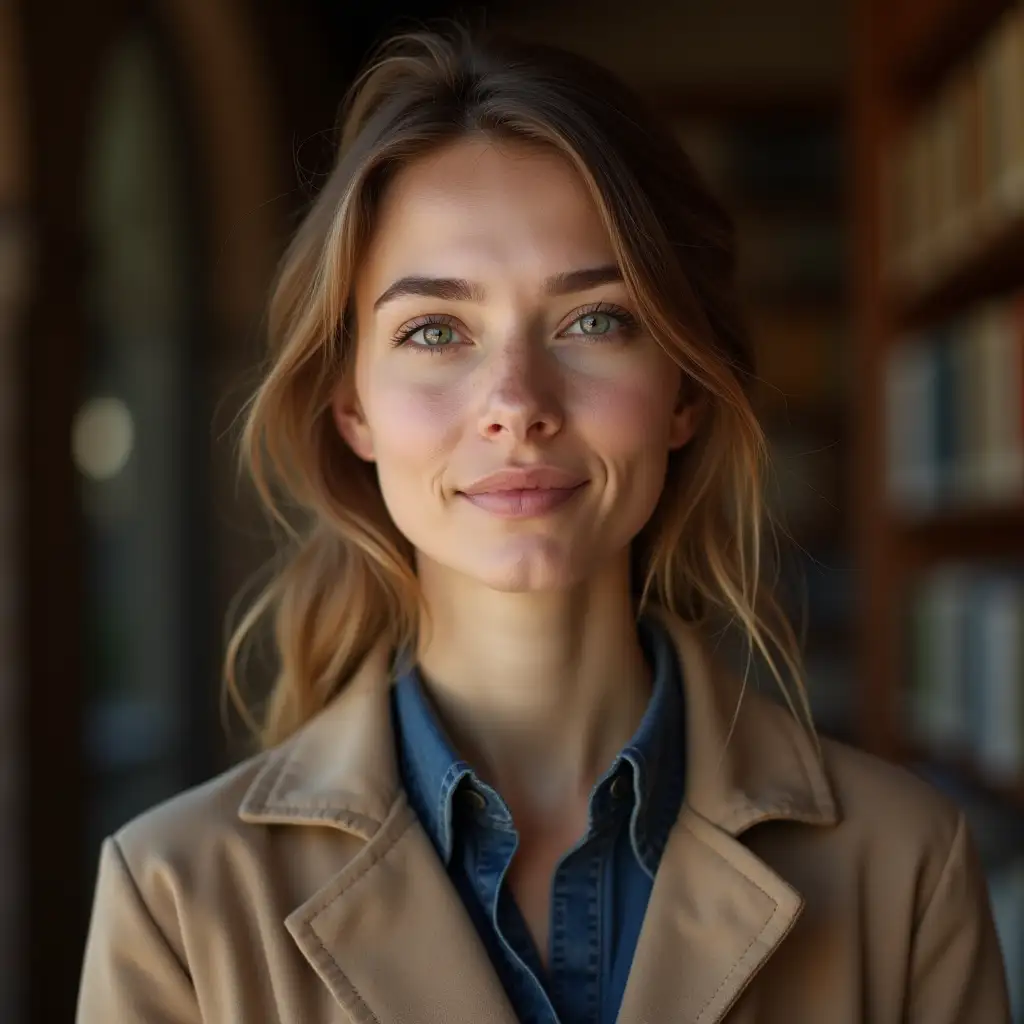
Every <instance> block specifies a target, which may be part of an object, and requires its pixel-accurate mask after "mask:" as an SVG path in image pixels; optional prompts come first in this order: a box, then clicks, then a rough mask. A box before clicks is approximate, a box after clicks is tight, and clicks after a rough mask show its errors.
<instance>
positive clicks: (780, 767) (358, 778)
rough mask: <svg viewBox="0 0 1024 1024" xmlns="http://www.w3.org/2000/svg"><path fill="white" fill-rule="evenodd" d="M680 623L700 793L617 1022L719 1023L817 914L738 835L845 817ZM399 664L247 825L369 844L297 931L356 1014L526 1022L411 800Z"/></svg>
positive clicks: (688, 804)
mask: <svg viewBox="0 0 1024 1024" xmlns="http://www.w3.org/2000/svg"><path fill="white" fill-rule="evenodd" d="M666 624H667V626H668V628H669V631H670V633H671V634H672V637H673V640H674V642H675V645H676V648H677V650H678V652H679V656H680V662H681V665H682V671H683V677H684V690H685V697H686V721H687V748H688V749H687V796H686V800H685V804H684V807H683V810H682V812H681V814H680V816H679V819H678V820H677V823H676V825H675V827H674V829H673V831H672V833H671V835H670V837H669V841H668V845H667V846H666V848H665V851H664V854H663V856H662V859H661V864H660V866H659V868H658V872H657V875H656V876H655V881H654V888H653V891H652V893H651V898H650V902H649V904H648V908H647V912H646V915H645V917H644V923H643V927H642V930H641V933H640V936H639V940H638V943H637V948H636V952H635V954H634V959H633V965H632V968H631V971H630V975H629V980H628V983H627V986H626V991H625V993H624V995H623V1001H622V1006H621V1009H620V1012H619V1016H618V1020H619V1021H620V1024H643V1022H646V1021H652V1020H657V1021H664V1022H665V1024H716V1022H719V1021H721V1020H722V1019H723V1018H724V1016H725V1015H726V1014H727V1013H728V1012H729V1010H730V1008H731V1007H732V1006H733V1005H734V1004H735V1002H736V1001H737V1000H738V999H739V998H740V996H741V995H742V993H743V992H744V990H745V989H746V988H747V986H748V985H749V984H750V982H751V980H752V979H753V978H754V976H755V975H756V973H757V972H758V970H759V969H760V968H761V966H762V965H763V964H764V963H765V962H766V961H767V959H768V958H769V957H770V956H771V955H772V953H773V952H774V950H775V949H776V948H777V947H778V945H779V944H780V943H781V942H782V941H783V939H784V938H785V936H786V935H787V934H788V932H789V930H790V929H791V928H792V927H793V924H794V923H795V921H796V919H797V917H798V916H799V914H800V911H801V908H802V899H801V897H800V895H799V894H798V893H797V892H796V891H795V890H794V889H793V888H792V887H791V886H790V885H789V884H788V883H787V882H786V881H785V880H784V879H782V878H781V877H779V875H778V874H776V873H775V872H774V871H773V870H772V869H771V868H770V867H768V866H767V865H766V864H765V863H764V862H763V861H761V860H760V859H758V858H757V857H756V856H755V855H754V854H753V853H752V852H751V851H750V850H749V849H748V848H747V847H746V846H745V845H744V844H743V843H741V842H739V841H738V840H737V839H736V838H735V837H736V836H737V835H738V834H739V833H741V832H742V831H743V830H745V829H747V828H749V827H751V826H752V825H754V824H756V823H757V822H760V821H765V820H769V819H787V820H791V821H798V822H806V823H811V824H817V825H827V824H832V823H835V822H836V821H837V819H838V813H837V810H836V805H835V801H834V799H833V797H832V792H831V788H830V786H829V783H828V780H827V778H826V776H825V772H824V770H823V768H822V766H821V763H820V761H819V758H818V755H817V751H816V747H815V745H814V743H813V741H812V740H811V739H810V738H809V737H808V735H807V733H806V732H805V731H804V729H803V727H802V726H800V725H799V724H798V723H797V722H796V720H795V719H794V718H793V717H792V716H791V715H790V714H789V713H788V712H787V711H785V710H784V709H783V708H781V707H780V706H778V705H776V704H774V703H773V702H771V701H769V700H768V699H767V698H765V697H762V696H760V695H758V694H756V693H754V692H748V693H743V692H742V687H740V686H739V685H738V684H737V683H736V682H735V681H733V680H731V679H730V678H729V677H728V676H727V675H726V674H724V673H722V672H720V671H718V670H717V669H716V668H714V667H713V663H712V660H711V658H710V657H709V655H708V652H707V650H706V648H705V646H704V645H703V643H702V642H701V640H700V637H699V635H698V633H697V632H696V630H694V629H693V628H692V627H690V626H688V625H686V624H684V623H682V622H680V621H678V620H676V619H672V618H668V617H666ZM389 663H390V658H389V655H388V652H387V651H386V650H381V649H378V650H375V651H374V652H373V653H372V654H371V655H370V656H369V657H368V658H367V660H366V661H365V662H364V664H363V665H362V667H361V668H360V669H359V671H358V672H357V673H356V674H355V676H354V677H353V678H352V679H351V680H350V681H349V682H348V683H347V684H346V686H345V689H344V690H343V691H342V693H341V694H339V696H338V697H337V698H336V699H335V700H334V702H333V703H332V704H331V705H330V706H329V707H328V708H326V709H325V710H324V711H323V712H322V713H321V714H320V715H319V716H318V717H317V718H316V719H315V720H314V721H312V722H311V723H310V724H309V725H308V726H307V727H306V728H305V729H304V730H302V731H301V732H300V733H299V734H297V736H296V737H295V738H294V739H293V740H292V741H290V742H288V743H287V744H286V745H285V746H283V747H282V748H280V749H279V750H278V751H275V752H274V753H273V754H271V755H270V756H269V758H268V760H267V762H266V764H265V765H264V766H263V769H262V771H261V772H260V774H259V775H258V776H257V778H256V780H255V782H254V783H253V785H252V787H251V788H250V790H249V792H248V794H247V795H246V797H245V799H244V801H243V803H242V806H241V808H240V815H241V817H242V819H243V820H245V821H249V822H256V823H276V824H296V825H302V824H315V825H329V826H333V827H336V828H339V829H342V830H344V831H346V832H348V833H350V834H353V835H356V836H358V837H360V838H362V839H363V840H365V846H364V847H363V848H362V850H361V851H360V852H359V853H358V854H356V856H355V857H353V858H352V859H351V860H349V861H348V862H347V863H344V864H343V865H341V866H340V870H339V871H338V873H337V874H336V875H335V877H334V878H332V879H331V880H330V881H329V882H328V883H327V884H326V885H324V886H323V888H321V889H320V890H319V891H318V892H317V893H315V894H314V895H313V896H312V897H310V898H309V899H308V900H306V902H305V903H303V904H302V905H301V906H299V907H297V908H295V909H294V910H293V911H292V912H291V913H290V914H289V915H288V917H287V919H286V921H285V925H286V927H287V928H288V930H289V931H290V932H291V934H292V936H293V938H294V940H295V942H296V944H297V946H298V948H299V949H300V950H301V952H302V953H303V955H304V956H305V957H306V959H307V960H308V962H309V963H310V964H311V965H312V967H313V968H314V969H315V970H316V972H317V973H318V974H319V976H320V978H321V980H322V981H323V983H324V984H325V985H326V987H327V989H328V990H329V991H330V993H331V995H332V996H333V998H334V999H335V1001H336V1002H337V1003H338V1004H339V1005H340V1006H341V1007H343V1008H344V1010H345V1011H346V1012H347V1013H348V1015H349V1016H350V1017H351V1019H353V1020H359V1021H375V1022H377V1024H401V1022H402V1021H406V1020H410V1019H413V1018H415V1019H416V1020H422V1021H442V1020H443V1021H445V1024H474V1022H476V1021H479V1020H481V1019H482V1018H484V1017H486V1019H487V1020H489V1021H491V1022H492V1024H516V1021H517V1018H516V1016H515V1013H514V1011H513V1008H512V1007H511V1005H510V1004H509V1001H508V999H507V997H506V995H505V993H504V990H503V989H502V986H501V983H500V982H499V980H498V976H497V974H496V972H495V971H494V969H493V967H492V966H491V964H490V962H489V960H488V958H487V954H486V951H485V949H484V946H483V944H482V943H481V942H480V941H479V939H478V937H477V935H476V932H475V930H474V928H473V925H472V922H471V920H470V918H469V915H468V914H467V912H466V910H465V908H464V907H463V906H462V904H461V902H460V900H459V896H458V893H457V892H456V890H455V888H454V886H453V885H452V884H451V883H450V881H449V880H448V877H447V874H446V873H445V870H444V866H443V865H442V864H441V861H440V859H439V858H438V857H437V855H436V853H435V852H434V848H433V846H432V845H431V843H430V840H429V839H428V837H427V834H426V831H425V830H424V829H423V827H422V826H421V825H420V824H419V821H418V819H417V818H416V815H415V813H414V812H413V810H412V808H411V807H410V806H409V803H408V801H407V799H406V797H405V794H404V791H403V790H402V787H401V784H400V778H399V771H398V766H397V757H396V755H395V745H394V738H393V735H392V730H391V720H390V700H389V692H388V687H389V678H390V673H389ZM741 695H742V700H740V697H741ZM357 883H358V884H357ZM456 981H457V983H456Z"/></svg>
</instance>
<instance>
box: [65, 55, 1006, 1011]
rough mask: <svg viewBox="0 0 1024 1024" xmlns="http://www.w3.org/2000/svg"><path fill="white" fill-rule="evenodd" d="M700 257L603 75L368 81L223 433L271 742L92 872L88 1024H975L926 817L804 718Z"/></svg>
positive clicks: (730, 306)
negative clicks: (272, 514) (258, 374)
mask: <svg viewBox="0 0 1024 1024" xmlns="http://www.w3.org/2000/svg"><path fill="white" fill-rule="evenodd" d="M733 264H734V255H733V248H732V239H731V234H730V230H729V224H728V221H727V219H726V218H725V216H724V215H723V214H722V212H721V211H720V210H719V208H718V207H717V206H716V205H715V203H714V202H713V201H712V199H711V198H710V197H709V196H708V194H707V193H706V192H705V190H704V189H703V188H702V186H701V185H700V183H699V182H698V180H697V179H696V177H695V175H694V173H693V171H692V170H691V168H690V165H689V164H688V163H687V161H686V159H685V158H684V156H683V155H682V154H681V153H680V152H679V150H678V148H677V146H676V145H675V143H674V142H673V141H672V139H671V137H670V136H669V135H668V134H667V132H666V131H665V130H664V129H663V128H661V127H659V126H658V125H656V124H655V123H654V122H652V120H651V119H650V116H649V115H648V114H647V113H646V112H645V111H644V110H643V109H642V108H641V106H640V105H639V104H638V103H637V101H636V100H634V99H633V98H631V97H630V96H629V95H628V94H626V93H625V92H624V91H623V89H622V88H621V86H619V85H617V84H616V83H615V82H614V81H612V80H610V79H609V77H608V76H607V75H606V74H605V73H603V72H602V71H600V70H599V69H598V68H596V67H594V66H592V65H591V64H589V63H587V62H584V61H582V60H579V59H577V58H575V57H571V56H569V55H568V54H563V53H558V52H554V51H547V50H543V49H524V48H521V47H514V46H511V45H510V44H505V45H499V44H497V43H495V42H493V41H491V42H485V41H481V40H473V39H471V38H468V37H466V36H463V35H455V36H453V37H452V38H443V37H440V36H435V35H421V36H415V37H408V38H403V39H400V40H397V41H395V42H393V43H392V44H390V46H388V47H387V48H386V49H385V50H384V52H383V53H382V54H381V55H380V56H379V58H378V60H377V61H376V62H375V64H374V65H373V66H372V68H371V69H370V70H369V71H368V72H367V73H366V74H365V75H364V76H363V78H362V79H361V81H360V82H359V83H358V85H357V89H356V91H355V93H354V97H353V99H352V102H351V103H350V105H349V108H348V112H347V119H346V122H345V125H344V130H343V135H342V140H341V150H340V155H339V159H338V163H337V166H336V168H335V169H334V171H333V173H332V175H331V177H330V179H329V181H328V182H327V184H326V186H325V188H324V190H323V192H322V193H321V195H320V196H319V198H318V199H317V201H316V203H315V205H314V206H313V208H312V210H311V212H310V213H309V215H308V218H307V219H306V220H305V222H304V223H303V225H302V227H301V229H300V231H299V232H298V235H297V237H296V239H295V241H294V243H293V245H292V246H291V248H290V250H289V252H288V254H287V256H286V258H285V260H284V263H283V267H282V270H281V273H280V279H279V282H278V284H277V287H276V292H275V294H274V297H273V303H272V310H271V317H270V333H271V336H272V341H273V346H274V348H273V351H274V358H273V364H272V366H271V367H270V370H269V373H268V374H267V376H266V379H265V380H264V382H263V384H262V386H261V387H260V389H259V391H258V393H257V394H256V395H255V397H254V400H253V402H252V405H251V408H250V411H249V419H248V424H247V432H246V436H245V447H246V451H247V453H248V460H249V466H250V469H251V471H252V473H253V476H254V479H255V481H256V484H257V486H258V488H259V491H260V493H261V495H262V496H263V498H264V499H265V501H266V503H267V504H268V505H269V506H270V507H271V508H272V509H273V510H275V511H276V512H277V513H278V515H279V516H280V517H281V518H282V521H285V516H284V514H283V512H282V511H281V508H282V505H283V504H284V503H285V502H286V501H287V502H289V503H292V504H294V505H298V507H299V509H300V511H301V512H302V513H304V514H305V519H304V523H303V527H302V528H301V529H299V530H297V532H296V533H295V534H294V537H295V547H294V550H293V552H292V555H291V560H290V562H289V563H288V565H287V567H286V568H285V570H284V571H283V573H282V575H281V576H280V577H279V578H278V579H276V580H275V581H274V583H273V584H272V586H271V587H270V589H269V590H268V591H267V592H266V593H265V594H264V596H263V598H262V600H261V601H260V602H259V603H258V604H257V605H256V607H255V608H253V609H252V611H251V613H250V615H249V616H248V618H247V619H246V620H245V621H244V622H243V624H242V630H241V634H240V635H238V636H236V638H235V641H234V642H233V645H232V647H231V649H230V651H229V672H228V675H229V679H230V680H231V681H232V682H233V680H234V670H233V666H234V661H235V657H236V655H237V652H238V645H239V643H240V642H241V640H242V637H243V636H244V635H245V633H246V632H248V631H249V630H250V629H251V627H252V626H253V625H254V624H255V623H256V622H257V620H259V619H260V618H261V617H262V616H263V615H264V614H265V613H266V612H268V611H272V612H273V614H274V616H275V624H276V640H277V646H278V652H279V656H280V674H279V678H278V680H277V683H276V687H275V689H274V691H273V694H272V697H271V700H270V702H269V705H268V708H267V710H266V715H265V728H264V740H265V748H266V749H265V752H264V753H261V754H259V755H258V756H257V757H255V758H254V759H252V760H250V761H248V762H246V763H244V764H242V765H240V766H238V767H236V768H235V769H233V770H232V771H230V772H228V773H227V774H225V775H223V776H221V777H220V778H217V779H214V780H213V781H212V782H210V783H208V784H207V785H205V786H202V787H200V788H199V789H196V790H194V791H192V792H189V793H186V794H184V795H182V796H180V797H178V798H176V799H174V800H172V801H171V802H170V803H168V804H165V805H164V806H161V807H159V808H157V809H155V810H153V811H151V812H149V813H147V814H146V815H143V816H142V817H141V818H140V819H138V820H136V821H135V822H133V823H131V824H129V825H128V826H127V827H126V828H124V829H123V830H121V831H120V832H119V833H118V834H117V835H116V836H114V837H112V838H110V839H108V840H107V842H106V844H105V846H104V849H103V854H102V861H101V868H100V875H99V881H98V888H97V894H96V903H95V910H94V916H93V923H92V928H91V932H90V937H89V945H88V952H87V955H86V961H85V969H84V978H83V984H82V990H81V996H80V1006H79V1021H80V1022H81V1024H100V1022H103V1024H107V1022H112V1021H117V1022H118V1024H121V1022H124V1024H128V1022H145V1024H186V1022H187V1024H194V1022H198V1021H204V1022H215V1024H242V1022H244V1024H264V1022H266V1024H270V1022H271V1021H273V1022H283V1024H319V1022H323V1024H327V1022H329V1021H330V1022H335V1021H338V1022H340V1021H348V1020H351V1021H359V1022H369V1021H373V1022H376V1024H399V1022H424V1024H427V1022H445V1024H469V1022H480V1021H488V1022H502V1024H512V1022H514V1021H516V1020H522V1021H531V1022H532V1021H536V1022H556V1021H558V1022H561V1024H590V1022H594V1024H598V1022H600V1024H604V1022H609V1024H610V1022H612V1021H615V1020H618V1021H622V1022H626V1024H640V1022H653V1024H660V1022H663V1021H664V1022H669V1021H679V1022H683V1021H689V1022H698V1021H699V1022H702V1024H709V1022H712V1021H720V1020H728V1021H730V1022H733V1024H782V1022H785V1024H811V1022H814V1024H820V1022H822V1021H826V1020H827V1021H829V1022H832V1024H847V1022H849V1024H852V1022H854V1021H871V1022H872V1024H889V1022H892V1024H897V1022H903V1021H914V1022H922V1024H924V1022H927V1024H945V1022H954V1021H955V1022H963V1024H966V1022H981V1021H985V1022H997V1021H1005V1020H1007V1019H1008V1011H1007V1008H1006V996H1005V991H1004V981H1003V976H1002V968H1001V965H1000V959H999V953H998V950H997V945H996V940H995V936H994V932H993V928H992V924H991V920H990V914H989V910H988V906H987V900H986V895H985V890H984V885H983V882H982V880H981V877H980V874H979V869H978V865H977V862H976V859H975V854H974V852H973V848H972V846H971V843H970V840H969V838H968V835H967V833H966V830H965V826H964V822H963V819H962V817H961V816H960V815H959V814H958V812H957V811H956V810H954V809H953V808H952V807H951V806H950V805H948V804H947V803H946V802H945V800H944V799H942V798H941V797H940V796H938V795H937V794H936V793H934V792H932V791H931V790H930V789H928V788H927V787H926V786H925V785H923V784H922V783H920V782H918V781H916V780H915V779H914V778H912V777H910V776H909V775H907V774H904V773H903V772H901V771H899V770H897V769H894V768H891V767H888V766H886V765H884V764H881V763H879V762H877V761H875V760H873V759H872V758H870V757H868V756H866V755H863V754H860V753H857V752H855V751H853V750H850V749H846V748H844V747H842V746H839V745H837V744H834V743H830V742H821V743H820V744H819V743H818V741H817V740H816V739H815V737H814V734H813V732H812V730H811V729H810V728H809V726H808V725H806V724H805V723H804V722H803V721H802V720H801V716H800V714H798V712H797V707H798V706H799V707H801V708H805V707H806V702H805V701H804V699H803V694H802V690H801V688H800V685H799V665H798V661H797V658H796V652H795V650H794V645H793V642H792V633H791V632H790V631H789V630H788V629H787V628H786V626H785V623H784V620H783V619H782V617H781V616H780V615H779V614H778V612H777V611H776V610H775V605H774V604H773V602H772V599H771V594H770V593H767V592H765V589H764V587H763V586H762V584H761V581H760V579H759V574H758V565H759V561H760V548H761V504H760V468H761V461H762V452H763V438H762V434H761V432H760V429H759V427H758V425H757V422H756V420H755V417H754V415H753V413H752V412H751V407H750V403H749V399H748V387H749V384H750V382H751V379H752V369H751V364H750V356H749V350H748V346H747V341H746V338H745V335H744V333H743V329H742V326H741V322H740V317H739V314H738V310H737V307H736V300H735V297H734V294H733ZM722 624H726V625H728V624H732V625H733V626H734V627H738V628H739V629H740V630H741V631H742V632H743V634H744V635H745V636H746V639H747V641H748V642H749V645H750V649H751V651H753V652H758V653H759V655H760V656H761V657H762V658H763V659H764V660H765V661H766V663H767V664H768V665H769V666H770V667H771V669H772V671H773V673H774V675H775V677H776V680H777V682H778V683H779V684H780V686H781V687H782V688H783V690H784V692H785V693H786V694H787V699H788V703H789V710H786V709H785V708H783V707H782V706H780V705H779V704H777V703H775V702H772V701H769V700H768V699H766V698H764V697H762V696H759V695H758V694H757V693H755V692H753V689H752V688H750V689H748V688H746V687H745V686H744V685H743V681H742V680H741V679H740V680H736V679H733V678H732V677H731V676H729V675H728V674H727V673H726V672H725V671H724V670H723V669H722V668H720V667H718V666H717V664H716V662H715V661H714V659H713V658H712V657H711V653H710V651H709V649H708V644H707V638H708V637H709V636H710V633H711V630H712V629H713V628H714V629H717V628H718V627H719V626H720V625H722Z"/></svg>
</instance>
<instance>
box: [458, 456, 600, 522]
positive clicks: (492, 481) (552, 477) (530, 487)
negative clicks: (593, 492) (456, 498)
mask: <svg viewBox="0 0 1024 1024" xmlns="http://www.w3.org/2000/svg"><path fill="white" fill-rule="evenodd" d="M586 484H587V478H586V477H584V476H582V475H580V474H578V473H573V472H571V471H569V470H564V469H559V468H557V467H555V466H533V467H529V468H522V467H512V468H508V469H503V470H500V471H499V472H497V473H491V474H490V475H488V476H485V477H482V478H481V479H479V480H477V481H476V482H475V483H473V484H471V485H470V486H469V487H467V488H465V489H464V490H462V491H459V494H460V496H461V497H463V498H465V499H466V500H467V501H469V502H470V503H471V504H473V505H475V506H476V507H477V508H480V509H483V510H484V511H486V512H490V513H491V514H492V515H497V516H501V517H502V518H505V519H525V518H531V517H534V516H540V515H546V514H548V513H551V512H554V511H555V510H556V509H558V508H561V506H563V505H564V504H566V503H567V502H568V501H570V500H571V499H572V498H574V497H575V496H576V495H577V494H578V493H579V492H580V491H581V490H582V489H583V488H584V487H585V486H586Z"/></svg>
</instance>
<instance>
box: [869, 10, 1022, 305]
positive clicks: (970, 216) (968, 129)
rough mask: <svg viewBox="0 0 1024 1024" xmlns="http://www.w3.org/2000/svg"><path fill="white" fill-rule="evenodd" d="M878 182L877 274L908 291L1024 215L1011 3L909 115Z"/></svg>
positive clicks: (1018, 39)
mask: <svg viewBox="0 0 1024 1024" xmlns="http://www.w3.org/2000/svg"><path fill="white" fill-rule="evenodd" d="M882 187H883V203H884V206H885V217H884V236H883V253H884V256H883V262H884V272H885V274H886V276H887V277H889V278H890V280H892V281H894V283H897V284H898V285H900V286H903V287H909V288H910V289H912V290H915V289H920V288H922V287H927V285H929V284H930V283H931V282H932V281H933V280H935V279H936V278H937V277H941V276H942V275H943V274H945V273H946V272H947V271H948V270H949V269H950V267H953V266H956V265H958V264H959V263H960V262H962V261H963V260H964V259H965V258H968V257H969V255H970V252H971V250H972V249H973V248H975V247H979V246H982V245H984V243H985V241H986V239H988V238H990V237H991V236H992V235H993V234H995V233H997V232H999V231H1000V230H1002V229H1004V228H1005V225H1006V224H1007V223H1008V222H1011V221H1016V220H1019V219H1021V218H1022V217H1024V9H1022V8H1021V7H1020V6H1014V7H1012V8H1011V9H1010V10H1009V11H1008V12H1007V14H1006V15H1005V16H1004V17H1003V18H1002V19H1001V20H1000V21H999V22H998V23H997V25H996V26H995V27H994V28H993V30H992V31H991V33H990V34H989V36H988V37H987V38H986V39H985V40H984V42H983V43H982V45H981V46H980V47H979V49H978V51H977V52H976V53H975V54H974V55H973V59H970V60H968V61H966V62H964V63H962V64H961V65H960V66H959V67H958V69H957V70H956V71H955V72H954V73H953V74H952V75H951V77H950V78H949V79H948V80H947V81H946V82H945V83H944V84H943V86H942V87H941V88H940V89H939V91H938V92H937V94H936V96H935V98H934V99H932V100H931V101H930V103H929V104H928V106H927V107H926V108H925V109H924V110H922V111H921V112H920V114H919V115H918V116H917V117H916V118H914V120H913V121H912V122H911V124H910V125H909V127H908V128H907V129H906V130H905V131H904V133H903V134H902V135H901V136H900V137H899V140H898V142H897V145H896V146H895V147H894V149H893V151H892V153H891V156H890V158H889V160H888V161H887V165H886V167H885V168H884V171H883V186H882Z"/></svg>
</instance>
